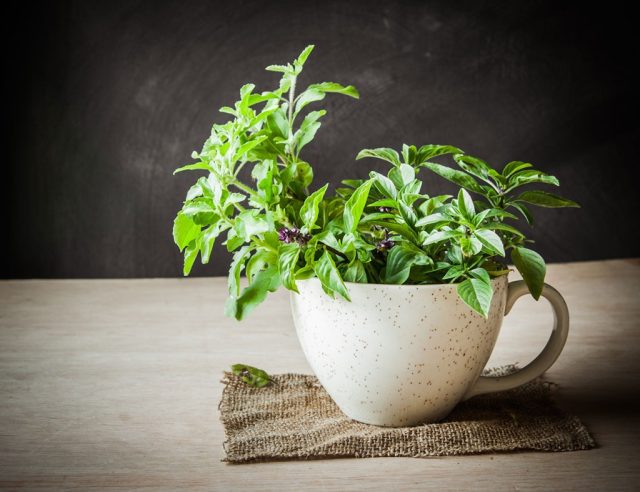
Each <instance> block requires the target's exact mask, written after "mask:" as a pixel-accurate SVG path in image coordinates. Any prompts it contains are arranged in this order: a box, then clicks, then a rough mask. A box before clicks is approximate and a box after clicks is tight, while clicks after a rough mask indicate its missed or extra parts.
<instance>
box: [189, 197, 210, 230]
mask: <svg viewBox="0 0 640 492" xmlns="http://www.w3.org/2000/svg"><path fill="white" fill-rule="evenodd" d="M182 213H183V214H184V215H186V216H187V217H189V218H190V219H191V220H192V221H193V222H194V223H196V224H199V225H208V224H212V223H214V222H217V221H218V216H217V215H216V213H215V210H214V208H213V206H212V203H211V201H210V199H206V198H197V199H195V200H192V201H191V202H187V203H185V204H184V207H183V208H182Z"/></svg>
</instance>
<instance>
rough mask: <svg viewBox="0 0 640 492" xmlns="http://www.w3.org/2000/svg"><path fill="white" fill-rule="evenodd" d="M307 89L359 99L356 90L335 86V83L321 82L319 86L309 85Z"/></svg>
mask: <svg viewBox="0 0 640 492" xmlns="http://www.w3.org/2000/svg"><path fill="white" fill-rule="evenodd" d="M308 89H313V90H317V91H322V92H332V93H335V94H344V95H345V96H349V97H353V98H354V99H359V98H360V94H359V93H358V90H357V89H356V88H355V87H354V86H352V85H347V86H344V85H341V84H336V83H335V82H322V83H320V84H311V85H310V86H309V87H308Z"/></svg>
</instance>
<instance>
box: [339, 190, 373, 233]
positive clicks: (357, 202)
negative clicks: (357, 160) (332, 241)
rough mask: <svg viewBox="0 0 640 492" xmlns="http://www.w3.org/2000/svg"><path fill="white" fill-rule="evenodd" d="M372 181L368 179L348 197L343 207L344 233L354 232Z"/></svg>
mask: <svg viewBox="0 0 640 492" xmlns="http://www.w3.org/2000/svg"><path fill="white" fill-rule="evenodd" d="M372 184H373V180H371V179H369V180H367V181H365V182H364V183H362V184H361V185H360V186H359V187H358V188H357V189H356V190H355V191H354V192H353V194H352V195H351V196H350V197H349V200H347V203H346V204H345V206H344V213H343V220H344V228H345V231H346V232H356V229H357V228H358V223H359V222H360V217H361V216H362V211H363V210H364V207H365V205H366V203H367V198H368V196H369V190H370V189H371V185H372Z"/></svg>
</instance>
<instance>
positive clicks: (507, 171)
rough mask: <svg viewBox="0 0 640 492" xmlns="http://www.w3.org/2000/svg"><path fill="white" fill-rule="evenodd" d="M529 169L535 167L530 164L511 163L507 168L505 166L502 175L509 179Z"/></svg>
mask: <svg viewBox="0 0 640 492" xmlns="http://www.w3.org/2000/svg"><path fill="white" fill-rule="evenodd" d="M529 167H533V166H532V165H531V164H529V163H528V162H522V161H511V162H509V163H508V164H507V165H506V166H504V169H503V170H502V175H503V176H504V177H505V178H508V177H509V176H511V175H512V174H514V173H517V172H518V171H522V170H523V169H527V168H529Z"/></svg>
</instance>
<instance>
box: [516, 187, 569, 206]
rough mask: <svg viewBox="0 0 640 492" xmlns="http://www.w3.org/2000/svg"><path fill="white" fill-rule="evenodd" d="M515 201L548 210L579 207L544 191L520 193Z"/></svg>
mask: <svg viewBox="0 0 640 492" xmlns="http://www.w3.org/2000/svg"><path fill="white" fill-rule="evenodd" d="M516 200H517V201H520V202H526V203H531V204H532V205H537V206H539V207H548V208H560V207H578V208H579V207H580V205H578V204H577V203H576V202H574V201H572V200H569V199H567V198H563V197H561V196H558V195H554V194H552V193H547V192H546V191H525V192H524V193H521V194H520V195H519V196H518V197H517V198H516Z"/></svg>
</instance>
